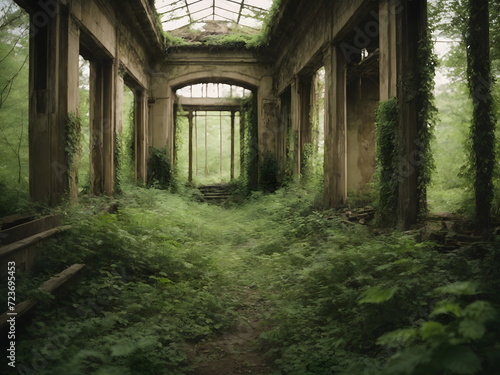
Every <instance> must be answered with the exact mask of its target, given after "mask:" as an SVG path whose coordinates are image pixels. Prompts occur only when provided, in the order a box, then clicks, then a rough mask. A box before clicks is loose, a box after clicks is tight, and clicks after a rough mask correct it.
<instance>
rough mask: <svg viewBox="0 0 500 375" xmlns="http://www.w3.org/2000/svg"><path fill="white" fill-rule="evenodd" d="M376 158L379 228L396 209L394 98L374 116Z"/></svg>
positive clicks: (396, 109)
mask: <svg viewBox="0 0 500 375" xmlns="http://www.w3.org/2000/svg"><path fill="white" fill-rule="evenodd" d="M376 118H377V120H376V143H377V149H376V155H377V182H376V186H377V190H378V201H377V204H376V206H377V211H378V215H379V220H380V221H381V222H382V223H383V224H393V223H394V222H395V217H396V212H397V205H398V184H399V163H398V154H399V149H400V146H399V145H398V141H397V139H398V138H397V132H398V129H399V103H398V99H397V98H396V97H394V98H391V99H389V100H386V101H384V102H380V103H379V106H378V108H377V113H376Z"/></svg>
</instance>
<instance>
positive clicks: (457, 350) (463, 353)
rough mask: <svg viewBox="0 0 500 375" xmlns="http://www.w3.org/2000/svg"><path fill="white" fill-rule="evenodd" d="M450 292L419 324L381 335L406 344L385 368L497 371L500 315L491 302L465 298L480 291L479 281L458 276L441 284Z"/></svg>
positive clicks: (432, 374)
mask: <svg viewBox="0 0 500 375" xmlns="http://www.w3.org/2000/svg"><path fill="white" fill-rule="evenodd" d="M435 292H436V293H437V294H439V295H449V296H450V297H449V298H447V299H444V300H441V301H440V302H438V303H437V304H436V306H435V307H434V309H433V311H432V313H431V314H430V317H431V318H433V320H429V321H426V322H423V323H422V324H421V325H420V327H419V328H408V329H399V330H397V331H393V332H390V333H387V334H385V335H383V336H381V337H380V338H379V339H378V343H379V344H381V345H385V346H387V347H389V348H398V349H399V348H401V347H404V348H405V349H403V350H402V351H398V352H397V353H396V354H395V355H394V356H393V357H392V358H391V360H390V361H389V362H388V364H387V366H386V367H385V369H384V370H383V371H382V373H383V374H387V375H391V374H394V375H396V374H398V375H399V374H407V375H437V374H450V375H452V374H453V375H454V374H456V375H459V374H460V375H473V374H493V373H495V371H496V370H497V369H498V368H499V366H500V354H499V353H500V351H499V349H500V345H499V343H498V341H497V339H498V335H499V333H500V332H498V323H499V322H500V319H499V318H500V316H499V314H498V311H497V310H496V309H495V308H494V307H493V305H492V304H491V303H490V302H486V301H483V300H479V299H477V300H475V301H473V302H468V303H465V306H464V302H463V301H461V300H464V299H465V298H464V297H465V296H473V295H477V294H479V292H478V290H477V284H476V283H472V282H459V283H454V284H451V285H448V286H445V287H441V288H438V289H436V291H435Z"/></svg>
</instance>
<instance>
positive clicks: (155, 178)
mask: <svg viewBox="0 0 500 375" xmlns="http://www.w3.org/2000/svg"><path fill="white" fill-rule="evenodd" d="M173 178H174V177H173V171H172V163H171V161H170V157H169V153H168V150H167V149H166V148H156V147H150V148H149V158H148V185H149V186H151V187H155V188H158V189H163V190H166V189H168V188H169V187H170V186H172V184H173Z"/></svg>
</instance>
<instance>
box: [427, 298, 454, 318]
mask: <svg viewBox="0 0 500 375" xmlns="http://www.w3.org/2000/svg"><path fill="white" fill-rule="evenodd" d="M439 314H451V315H454V316H456V317H460V316H462V308H461V307H460V305H458V304H456V303H453V302H450V301H440V302H438V303H437V304H436V307H435V308H434V310H432V313H431V316H435V315H439Z"/></svg>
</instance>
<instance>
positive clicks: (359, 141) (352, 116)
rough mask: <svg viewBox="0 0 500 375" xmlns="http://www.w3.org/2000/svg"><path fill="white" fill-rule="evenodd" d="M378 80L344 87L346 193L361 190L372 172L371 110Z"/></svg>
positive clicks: (359, 80) (373, 135) (373, 117)
mask: <svg viewBox="0 0 500 375" xmlns="http://www.w3.org/2000/svg"><path fill="white" fill-rule="evenodd" d="M378 102H379V85H378V77H367V78H357V79H354V80H353V81H352V82H350V84H348V85H347V190H348V191H351V192H356V193H357V192H362V191H364V190H365V189H366V188H367V187H368V184H369V183H370V182H372V178H373V174H374V173H375V110H376V108H377V105H378Z"/></svg>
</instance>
